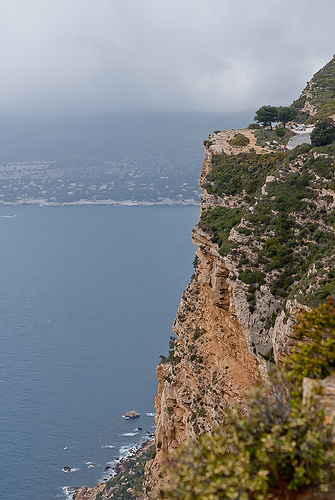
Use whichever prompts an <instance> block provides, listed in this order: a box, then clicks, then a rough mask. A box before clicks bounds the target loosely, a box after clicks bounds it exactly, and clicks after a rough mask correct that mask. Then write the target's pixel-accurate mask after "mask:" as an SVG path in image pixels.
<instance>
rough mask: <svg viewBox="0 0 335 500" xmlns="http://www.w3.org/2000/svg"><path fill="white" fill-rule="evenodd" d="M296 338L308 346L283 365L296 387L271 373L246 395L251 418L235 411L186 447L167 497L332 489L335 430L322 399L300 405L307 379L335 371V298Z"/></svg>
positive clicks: (307, 317)
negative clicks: (262, 384) (324, 409)
mask: <svg viewBox="0 0 335 500" xmlns="http://www.w3.org/2000/svg"><path fill="white" fill-rule="evenodd" d="M296 333H297V335H298V337H299V338H305V340H306V341H307V342H305V343H304V344H300V345H299V346H298V347H297V349H295V350H294V352H293V354H292V356H290V358H288V360H287V362H286V363H285V366H286V369H288V370H289V372H288V376H289V377H290V379H291V380H292V379H293V380H294V382H295V384H294V385H293V390H292V387H290V386H289V385H288V383H287V381H286V379H285V377H284V376H283V375H282V374H279V375H278V374H275V373H272V374H271V373H270V383H267V385H266V386H265V387H255V388H254V389H252V390H251V391H249V393H248V394H247V397H246V400H247V402H248V411H247V413H246V414H245V413H244V412H243V411H242V410H241V408H240V407H238V406H236V407H235V408H233V410H231V411H228V412H227V413H226V418H225V422H224V425H223V426H221V427H218V428H216V429H215V430H214V431H213V433H212V434H203V435H202V436H200V437H194V438H193V439H189V440H188V441H187V442H186V443H184V444H183V445H182V446H181V447H180V448H179V450H177V452H176V455H175V458H174V462H172V465H171V466H170V469H169V471H168V475H167V482H166V484H165V486H164V489H163V490H162V491H161V495H160V496H161V497H162V498H165V499H175V500H179V499H183V500H200V499H201V500H213V499H222V500H237V499H239V500H266V499H269V498H272V497H273V493H276V495H277V496H278V494H279V496H280V497H281V498H289V495H288V491H289V490H293V491H298V492H304V491H306V490H307V489H310V488H312V489H315V490H318V491H319V492H320V491H321V492H325V491H327V490H328V487H329V483H330V482H332V481H334V479H335V447H334V438H333V425H332V423H327V422H326V420H325V416H324V411H323V409H322V408H321V405H320V404H319V401H318V396H317V395H316V394H314V396H313V397H312V398H311V399H310V400H309V401H308V402H307V403H305V404H302V398H301V382H302V379H303V377H304V376H305V375H307V376H312V377H313V378H324V377H325V376H327V375H328V374H330V373H333V371H334V370H335V309H334V303H333V301H332V300H330V301H329V303H328V305H327V304H324V305H322V306H320V307H319V308H318V309H313V310H312V311H310V312H308V313H304V314H303V315H302V316H301V317H300V324H299V326H297V327H296ZM265 357H268V358H269V360H270V358H271V357H272V353H271V352H269V353H267V354H266V355H265ZM297 387H299V388H300V390H299V391H297Z"/></svg>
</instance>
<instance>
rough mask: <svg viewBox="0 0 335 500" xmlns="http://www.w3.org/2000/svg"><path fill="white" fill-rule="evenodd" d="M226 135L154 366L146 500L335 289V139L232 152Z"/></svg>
mask: <svg viewBox="0 0 335 500" xmlns="http://www.w3.org/2000/svg"><path fill="white" fill-rule="evenodd" d="M222 134H224V133H222V132H220V133H216V134H212V136H211V137H210V140H209V141H206V144H205V160H204V163H203V170H202V175H201V181H200V182H201V187H202V189H203V192H204V198H203V200H202V208H201V216H200V220H199V223H198V225H197V227H196V228H195V229H194V231H193V234H192V237H193V242H194V244H195V245H197V246H198V250H197V253H196V259H195V266H196V269H195V274H194V277H193V279H192V280H191V282H190V284H189V285H188V287H187V288H186V290H185V292H184V294H183V297H182V300H181V303H180V306H179V310H178V314H177V317H176V320H175V323H174V326H173V331H174V333H175V334H176V335H177V340H176V341H175V347H174V351H173V352H171V353H170V356H169V357H168V358H167V359H166V360H165V362H163V363H162V364H160V365H159V367H158V369H157V377H158V380H159V388H158V394H157V398H156V410H157V417H156V421H157V431H156V446H157V456H156V460H155V462H153V463H150V464H148V467H147V473H148V478H149V479H148V481H147V490H146V491H147V495H148V496H147V498H150V491H151V489H152V487H153V485H154V484H155V483H157V482H158V483H159V478H158V470H159V467H160V465H161V464H163V463H164V462H165V460H166V459H167V458H168V456H169V452H170V450H171V449H173V448H175V447H176V446H177V445H178V444H179V443H180V442H182V441H183V440H185V439H186V437H187V436H189V435H191V434H193V433H195V434H199V433H201V432H203V431H205V430H210V429H212V428H213V425H214V424H215V423H220V422H222V421H223V418H224V414H225V410H226V409H227V408H228V407H229V406H230V405H231V404H232V403H234V402H236V401H243V396H244V393H245V390H246V389H247V388H248V387H250V386H251V385H252V384H254V383H255V381H256V380H257V378H259V377H266V373H267V368H268V365H269V364H270V363H273V362H275V363H276V364H280V363H281V362H282V360H283V358H284V357H285V356H286V355H287V354H289V352H290V351H291V348H292V346H293V345H294V344H295V338H294V334H293V326H294V324H295V322H296V315H297V313H298V312H300V311H301V310H302V309H307V308H309V307H310V306H314V305H317V304H319V303H320V302H321V301H323V300H324V299H325V298H326V297H327V296H328V295H329V294H332V293H335V272H334V267H335V266H334V264H335V254H334V242H335V229H334V228H335V210H334V208H335V178H334V166H335V146H334V145H331V146H328V147H324V148H317V149H314V150H313V149H311V147H310V146H309V145H303V146H299V147H298V148H296V149H295V150H293V151H291V152H280V151H279V152H271V153H265V154H264V153H259V154H257V153H256V152H255V151H252V150H251V148H250V149H249V151H246V150H244V152H243V153H238V152H236V151H234V154H226V153H225V152H223V151H222V150H221V145H222ZM226 134H231V132H229V131H228V132H227V133H226Z"/></svg>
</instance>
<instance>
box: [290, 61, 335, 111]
mask: <svg viewBox="0 0 335 500" xmlns="http://www.w3.org/2000/svg"><path fill="white" fill-rule="evenodd" d="M292 107H293V108H294V109H296V110H297V111H298V113H299V114H298V119H300V121H308V120H309V119H310V120H311V121H316V120H319V119H320V118H325V117H328V116H331V115H333V114H335V56H334V57H333V59H332V60H331V61H329V63H327V64H326V65H325V66H324V67H323V68H321V69H320V70H319V71H318V72H317V73H315V75H314V76H313V78H312V80H311V81H310V82H309V83H308V84H307V86H306V88H305V89H304V90H303V92H302V94H301V96H300V97H299V99H297V100H296V101H294V103H293V104H292Z"/></svg>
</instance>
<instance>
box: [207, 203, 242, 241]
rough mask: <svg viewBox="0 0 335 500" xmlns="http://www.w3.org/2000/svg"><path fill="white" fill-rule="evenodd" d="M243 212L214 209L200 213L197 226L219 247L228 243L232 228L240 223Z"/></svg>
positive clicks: (224, 208) (237, 209)
mask: <svg viewBox="0 0 335 500" xmlns="http://www.w3.org/2000/svg"><path fill="white" fill-rule="evenodd" d="M243 213H244V211H243V210H242V209H240V208H226V207H216V208H213V209H211V210H206V211H205V212H203V213H202V215H201V217H200V221H199V223H198V226H199V227H200V228H201V229H202V230H203V231H206V232H209V233H210V234H211V235H212V241H213V242H214V243H217V244H218V245H219V247H222V245H224V244H226V243H227V242H228V236H229V234H230V231H231V229H232V228H233V227H235V226H236V225H237V224H239V223H240V222H241V219H242V216H243Z"/></svg>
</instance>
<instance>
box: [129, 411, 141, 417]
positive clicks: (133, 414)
mask: <svg viewBox="0 0 335 500" xmlns="http://www.w3.org/2000/svg"><path fill="white" fill-rule="evenodd" d="M139 416H140V414H139V413H137V412H136V411H134V410H131V411H128V413H126V418H136V417H139Z"/></svg>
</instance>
